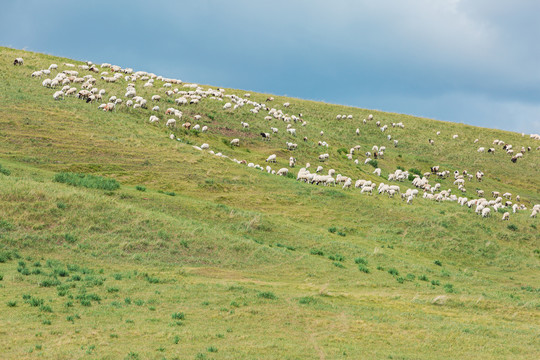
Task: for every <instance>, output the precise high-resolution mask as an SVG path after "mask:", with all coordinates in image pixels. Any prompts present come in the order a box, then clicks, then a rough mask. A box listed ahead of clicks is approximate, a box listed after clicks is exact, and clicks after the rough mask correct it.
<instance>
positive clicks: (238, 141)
mask: <svg viewBox="0 0 540 360" xmlns="http://www.w3.org/2000/svg"><path fill="white" fill-rule="evenodd" d="M231 146H240V139H232V140H231Z"/></svg>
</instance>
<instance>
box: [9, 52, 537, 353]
mask: <svg viewBox="0 0 540 360" xmlns="http://www.w3.org/2000/svg"><path fill="white" fill-rule="evenodd" d="M19 56H21V57H23V58H24V65H22V66H13V65H12V63H13V60H14V58H15V57H19ZM51 63H56V64H58V65H59V69H58V70H59V71H60V72H61V71H63V70H75V71H78V72H79V75H80V76H83V75H94V77H95V78H96V79H98V80H97V81H96V85H95V86H96V87H97V88H99V89H102V88H103V89H106V95H104V97H105V98H107V99H108V98H109V97H110V96H112V95H116V96H117V97H120V98H122V99H123V103H122V104H121V105H117V107H116V109H115V110H114V111H110V112H104V111H101V110H98V109H97V108H98V105H99V103H86V102H85V101H83V100H81V99H77V98H76V97H69V96H66V97H65V99H64V100H59V101H55V100H54V99H53V97H52V94H53V93H54V92H55V91H58V90H59V89H60V88H61V86H60V87H59V88H57V89H54V90H53V89H50V88H46V87H43V86H41V82H42V81H43V80H44V79H45V78H47V76H43V77H41V78H33V77H31V76H30V74H31V73H32V72H34V71H38V70H40V69H47V68H49V65H50V64H51ZM64 63H72V64H74V65H76V66H78V65H81V64H83V63H82V62H80V61H74V60H69V59H63V58H58V57H53V56H48V55H43V54H36V53H30V52H24V51H20V50H13V49H8V48H0V99H1V100H0V101H1V103H2V106H1V107H0V139H1V141H0V164H1V165H2V169H7V171H3V174H0V184H1V186H0V216H1V220H0V275H1V278H2V281H0V286H1V288H0V290H1V291H0V324H1V326H0V329H2V330H0V331H1V332H2V335H3V337H4V338H8V339H9V341H8V342H7V343H5V342H3V344H2V345H0V347H4V348H3V349H1V350H2V354H3V358H34V357H35V358H38V357H39V358H50V359H61V358H65V359H71V358H73V357H77V358H84V357H88V358H104V359H117V358H119V359H123V358H128V359H129V358H131V359H136V358H140V359H147V358H149V359H154V358H155V359H161V358H167V359H173V358H182V359H184V358H188V359H189V358H191V359H193V358H197V359H205V358H208V359H210V358H215V359H237V358H242V359H245V358H257V359H266V358H268V359H276V358H280V359H283V358H285V359H298V358H321V359H324V358H327V359H347V358H349V359H358V358H370V359H388V358H401V359H409V358H410V359H413V358H415V359H416V358H429V359H437V358H445V359H447V358H464V357H474V358H486V359H488V358H489V359H491V358H508V357H510V356H512V357H513V358H518V359H520V358H522V359H530V358H536V357H538V356H539V355H540V352H539V350H538V349H539V348H540V346H539V345H540V344H539V342H538V334H539V332H540V327H539V326H538V324H539V323H540V321H539V316H538V309H539V306H540V301H539V298H538V295H539V291H540V289H539V288H538V285H537V284H539V283H540V276H539V271H538V270H539V268H540V263H539V254H540V250H539V249H540V233H539V231H538V229H537V225H538V223H537V219H534V218H530V214H531V208H532V206H533V205H534V204H538V203H540V192H539V189H540V182H539V180H538V179H539V175H540V166H539V165H540V161H539V155H540V151H536V150H535V149H536V148H537V147H538V145H540V142H539V141H537V140H535V139H532V138H530V137H528V136H521V134H515V133H510V132H505V131H499V130H492V129H482V128H477V127H472V126H466V125H463V124H454V123H446V122H440V121H434V120H430V119H423V118H416V117H411V116H405V115H400V114H389V113H382V112H376V111H370V110H364V109H357V108H349V107H343V106H336V105H328V104H323V103H317V102H311V101H304V100H299V99H291V98H284V97H279V96H274V98H275V99H274V101H271V102H270V101H267V98H268V95H266V94H257V93H251V94H250V97H249V100H250V101H253V102H256V103H259V104H262V103H266V105H267V106H268V107H273V108H276V109H277V110H282V111H283V113H284V114H290V115H295V116H299V114H300V113H301V114H302V119H303V121H305V122H306V125H305V126H302V125H301V122H294V120H291V122H290V123H289V124H291V126H292V127H293V128H296V132H297V136H296V137H295V136H292V135H290V134H288V133H287V131H286V126H287V123H285V122H284V121H282V120H280V119H275V118H272V120H266V119H265V116H268V112H267V111H263V110H261V111H259V113H253V112H251V111H250V109H252V108H253V105H252V104H247V103H246V105H244V106H240V107H238V108H237V109H229V110H224V109H223V105H224V104H225V103H226V102H231V99H230V98H227V97H226V96H225V97H223V100H222V101H220V100H218V99H211V96H207V97H201V99H200V101H199V103H197V104H191V105H181V106H179V105H177V104H176V103H175V99H176V98H178V97H179V95H180V94H175V95H174V96H172V97H168V96H166V95H165V91H166V90H167V88H165V87H163V84H164V83H163V81H161V80H160V79H156V80H155V81H154V83H153V86H152V87H143V84H144V83H145V82H146V80H144V81H143V80H141V79H137V80H136V81H134V83H135V89H136V92H137V95H139V96H142V97H144V98H145V99H147V100H148V105H149V106H148V107H149V109H143V108H138V109H135V108H132V107H131V108H129V107H127V106H126V105H125V104H126V102H127V100H128V99H127V98H126V97H125V96H124V94H125V92H126V87H127V84H128V83H129V81H126V80H124V78H123V77H122V78H120V79H118V80H117V81H116V82H114V83H106V82H105V81H103V80H101V79H100V75H99V73H98V74H94V73H91V72H89V71H86V70H82V69H79V68H78V67H75V68H69V67H66V66H65V65H64ZM102 71H108V72H109V73H110V74H109V75H112V72H111V70H110V69H108V68H103V69H102V68H99V72H102ZM55 75H56V71H53V72H52V74H51V75H50V76H48V78H53V77H54V76H55ZM109 75H105V76H109ZM123 76H125V74H123ZM70 86H75V87H76V88H77V91H78V90H80V89H81V84H80V83H74V84H70ZM174 87H178V88H179V90H180V91H183V90H185V91H195V88H187V87H183V85H173V86H172V88H174ZM201 88H202V89H203V91H205V90H207V89H208V88H209V87H208V86H201ZM212 89H214V90H216V88H215V87H212ZM244 93H245V92H241V91H236V90H232V89H224V94H225V95H231V94H236V95H238V96H239V97H241V98H243V97H244V96H243V95H244ZM154 94H158V95H160V96H161V98H162V99H161V101H160V102H158V103H155V104H154V103H152V101H151V100H150V99H151V97H152V95H154ZM187 95H189V94H186V96H187ZM193 95H197V94H196V93H195V94H193ZM285 102H289V103H290V106H289V107H284V106H283V104H284V103H285ZM233 104H234V103H233ZM155 105H158V106H159V107H160V110H159V111H157V112H153V111H151V108H152V107H153V106H155ZM169 107H174V108H176V109H180V110H181V111H182V118H181V119H179V118H178V117H176V119H177V121H178V124H177V127H176V129H169V128H167V127H166V126H165V122H166V121H167V119H169V118H172V117H174V116H172V115H168V116H167V115H165V114H164V113H165V110H166V109H167V108H169ZM337 114H346V115H349V114H351V115H353V118H352V119H346V120H337V119H336V115H337ZM369 114H373V115H374V119H373V120H372V121H367V122H366V124H364V123H363V121H362V120H363V119H365V118H368V115H369ZM151 115H157V116H158V117H159V118H160V121H159V123H156V124H151V123H150V122H149V121H148V119H149V117H150V116H151ZM195 115H200V116H201V118H200V119H199V120H196V119H195V117H194V116H195ZM186 121H189V122H191V123H192V126H193V125H195V124H199V125H200V126H201V127H202V126H208V132H198V131H194V130H186V129H183V128H182V127H181V126H180V124H181V123H182V122H186ZM377 121H380V122H381V126H384V125H388V129H387V130H386V131H385V132H383V131H381V130H380V128H379V127H378V126H376V124H375V123H376V122H377ZM241 122H247V123H249V128H248V129H243V128H242V126H241V124H240V123H241ZM398 122H402V123H403V124H404V128H399V127H392V125H391V124H392V123H398ZM270 127H276V128H278V132H277V134H272V135H271V138H270V141H263V140H262V138H261V137H260V136H259V133H261V132H265V133H266V132H270V133H271V130H270ZM357 128H358V129H359V130H360V135H356V132H355V130H356V129H357ZM321 131H323V132H324V134H323V135H321V134H320V132H321ZM437 131H440V135H437V134H436V133H437ZM171 132H172V133H174V140H171V138H170V136H169V135H170V134H171ZM388 135H391V137H392V139H391V140H388V138H387V136H388ZM453 135H458V137H457V138H456V139H454V138H453ZM304 137H307V141H303V138H304ZM233 138H238V139H240V146H239V147H231V146H229V143H230V141H231V140H232V139H233ZM428 139H433V140H434V144H433V145H431V144H429V143H428ZM475 139H479V141H478V142H477V143H475V142H474V140H475ZM494 139H499V140H502V141H504V142H505V143H507V144H513V146H514V149H515V150H514V151H515V153H517V152H519V150H520V149H521V147H522V146H524V147H525V148H527V147H531V151H526V152H525V154H524V156H523V158H522V159H519V160H518V161H517V162H516V163H512V162H511V161H510V155H507V154H506V153H505V152H504V151H503V150H502V149H501V146H498V145H497V146H496V145H493V140H494ZM394 140H398V146H397V147H395V146H394V142H393V141H394ZM319 141H325V142H326V143H328V144H329V146H328V147H323V146H319V145H318V142H319ZM286 142H294V143H297V144H298V148H297V149H296V150H294V151H289V150H287V148H286V146H285V143H286ZM203 143H207V144H209V146H210V149H211V150H212V151H213V152H215V153H218V152H221V153H223V154H224V155H227V156H228V157H229V158H224V157H218V156H215V155H212V154H211V153H210V152H209V151H200V150H197V149H195V148H194V147H193V145H197V146H200V145H201V144H203ZM357 145H359V146H360V151H359V152H357V153H356V154H354V156H353V159H358V160H359V164H358V165H357V164H355V163H354V162H353V161H352V160H349V159H348V158H347V156H346V154H347V153H348V152H349V149H350V148H352V147H354V146H357ZM374 145H377V146H378V147H381V146H385V147H386V150H385V151H384V158H382V159H381V158H379V159H377V167H379V168H380V169H381V172H382V177H378V176H376V175H375V174H373V171H374V167H373V166H372V165H370V164H364V161H365V159H366V156H365V154H364V153H365V152H368V151H369V152H373V150H372V147H373V146H374ZM480 146H482V147H485V149H486V152H484V153H479V152H477V149H478V147H480ZM491 147H494V148H496V151H495V153H494V154H491V153H487V149H488V148H491ZM323 153H328V154H329V159H328V161H326V162H324V163H321V164H320V163H319V161H318V156H319V155H320V154H323ZM271 154H276V155H277V163H276V164H267V163H266V162H265V159H267V158H268V156H269V155H271ZM290 156H294V157H295V158H296V159H297V166H296V167H294V168H290V167H289V164H288V159H289V157H290ZM233 158H234V159H237V160H245V162H246V163H254V164H261V165H263V167H266V166H267V165H270V166H271V167H272V168H273V169H274V170H278V169H280V168H284V167H286V168H289V170H290V172H291V174H294V176H289V177H280V176H276V175H272V174H269V173H266V172H265V171H260V170H257V169H255V168H251V167H248V166H246V165H243V164H238V163H236V162H233V161H231V160H230V159H233ZM307 162H309V163H311V165H312V166H311V168H310V169H309V170H312V171H313V172H315V169H314V168H316V167H317V166H318V165H322V166H323V167H324V171H323V172H325V173H326V172H327V171H328V169H331V168H333V169H335V170H336V174H337V173H340V174H343V175H345V176H348V177H351V178H352V179H353V187H354V181H355V180H357V179H365V180H371V181H374V182H376V183H377V185H378V184H379V183H381V182H384V183H387V184H390V185H399V186H400V188H401V191H402V192H404V191H405V190H406V189H407V188H411V189H414V186H413V185H412V184H411V181H410V180H406V181H403V182H392V181H388V180H387V177H388V174H390V173H394V171H395V170H396V169H397V168H398V167H400V168H402V169H404V170H409V169H410V170H411V173H412V172H413V171H416V170H414V169H417V170H419V171H420V173H425V172H429V171H430V168H431V167H432V166H434V165H439V166H440V168H441V170H448V171H450V172H451V173H453V172H454V171H455V170H458V171H459V172H460V173H462V172H463V170H467V171H468V172H469V173H471V174H474V173H476V171H478V170H480V171H482V172H483V173H484V174H485V176H484V178H483V181H482V182H476V180H474V179H473V180H468V179H467V178H466V179H465V187H466V189H467V191H466V193H464V194H463V196H467V197H468V198H469V199H477V198H479V197H478V196H477V195H476V190H483V191H484V192H485V194H486V195H485V196H486V197H487V198H490V196H491V192H492V191H499V192H500V193H501V194H503V193H505V192H509V193H512V194H513V197H512V201H513V202H516V200H515V196H516V195H520V197H521V201H520V202H519V204H523V205H524V206H525V207H527V210H521V211H518V212H517V213H515V214H514V213H512V210H511V209H509V208H506V209H503V210H504V211H510V213H511V214H510V221H508V222H506V221H502V220H501V217H502V213H498V212H496V211H495V210H493V211H492V216H491V217H488V218H481V217H480V216H479V215H476V214H475V212H474V210H475V207H474V206H473V207H472V208H468V207H467V206H459V205H458V204H457V203H456V202H455V201H441V202H437V201H431V200H428V199H424V198H422V197H421V195H422V192H423V191H422V190H420V196H418V197H417V198H415V199H413V200H412V204H407V203H406V202H404V201H401V199H400V197H399V195H396V196H394V197H389V196H388V195H386V194H383V195H377V194H375V195H373V196H369V195H366V194H361V193H360V189H349V190H346V189H345V190H343V189H342V188H341V186H340V185H338V186H336V187H331V186H330V187H324V186H322V185H319V186H317V185H313V184H307V183H303V182H299V181H296V180H295V178H296V175H297V173H298V170H299V169H300V168H301V167H303V166H304V164H306V163H307ZM62 172H67V173H71V172H73V173H84V174H86V176H88V175H94V176H102V177H106V178H109V179H115V180H117V181H118V182H119V183H120V184H121V185H120V188H119V189H117V190H113V189H93V188H87V187H85V186H70V185H69V184H66V183H62V182H58V181H54V180H55V178H56V177H55V175H56V174H58V173H62ZM8 174H9V175H8ZM56 179H57V180H58V178H56ZM429 183H430V184H432V185H435V184H437V183H439V184H441V185H440V186H441V189H445V190H448V189H450V190H451V193H453V194H456V195H457V196H462V194H461V192H460V191H459V190H458V186H457V185H454V177H453V176H452V175H450V176H449V177H448V178H437V176H436V175H432V177H430V179H429ZM83 185H84V184H83ZM375 192H376V191H375ZM435 193H437V192H435ZM516 203H518V202H516ZM504 211H503V212H504Z"/></svg>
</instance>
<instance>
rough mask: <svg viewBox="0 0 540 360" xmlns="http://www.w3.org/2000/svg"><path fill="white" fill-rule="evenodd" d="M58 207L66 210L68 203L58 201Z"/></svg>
mask: <svg viewBox="0 0 540 360" xmlns="http://www.w3.org/2000/svg"><path fill="white" fill-rule="evenodd" d="M56 207H57V208H59V209H61V210H64V209H65V208H66V204H65V203H63V202H61V201H59V202H57V203H56Z"/></svg>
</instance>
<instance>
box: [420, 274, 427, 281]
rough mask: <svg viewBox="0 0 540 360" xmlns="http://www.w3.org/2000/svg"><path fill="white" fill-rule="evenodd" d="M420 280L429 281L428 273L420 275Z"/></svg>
mask: <svg viewBox="0 0 540 360" xmlns="http://www.w3.org/2000/svg"><path fill="white" fill-rule="evenodd" d="M418 280H422V281H429V279H428V277H427V276H426V275H420V276H419V277H418Z"/></svg>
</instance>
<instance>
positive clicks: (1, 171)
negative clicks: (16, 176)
mask: <svg viewBox="0 0 540 360" xmlns="http://www.w3.org/2000/svg"><path fill="white" fill-rule="evenodd" d="M0 174H2V175H5V176H9V175H11V171H9V170H8V169H6V168H5V167H2V165H1V164H0Z"/></svg>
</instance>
